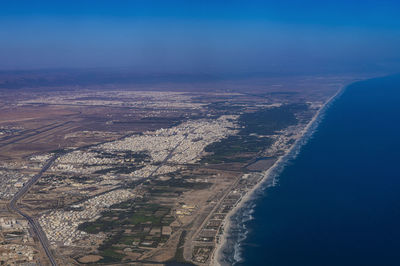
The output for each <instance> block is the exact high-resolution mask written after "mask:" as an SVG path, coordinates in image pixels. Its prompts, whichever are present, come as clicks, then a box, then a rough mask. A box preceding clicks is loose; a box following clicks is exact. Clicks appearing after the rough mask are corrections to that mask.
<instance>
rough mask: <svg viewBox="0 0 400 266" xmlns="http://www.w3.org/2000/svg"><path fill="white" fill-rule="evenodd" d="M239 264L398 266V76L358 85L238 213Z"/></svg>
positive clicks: (234, 238)
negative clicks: (271, 182)
mask: <svg viewBox="0 0 400 266" xmlns="http://www.w3.org/2000/svg"><path fill="white" fill-rule="evenodd" d="M232 219H233V224H234V226H233V228H232V229H231V230H230V232H229V234H228V242H230V245H228V246H226V247H225V248H223V252H224V256H223V258H224V259H225V260H226V262H227V263H228V264H234V265H271V266H278V265H279V266H280V265H285V266H286V265H290V266H293V265H305V266H313V265H315V266H324V265H335V266H336V265H352V266H355V265H360V266H361V265H362V266H366V265H400V75H394V76H389V77H384V78H376V79H371V80H366V81H361V82H356V83H353V84H351V85H350V86H348V87H347V88H346V89H345V90H344V92H343V93H342V94H341V95H340V96H339V97H337V98H336V99H335V101H334V102H333V103H332V104H331V105H330V107H329V108H327V110H326V111H325V112H324V115H323V118H322V120H321V121H320V123H319V124H318V128H317V129H316V130H315V132H314V134H313V135H312V137H310V139H309V140H308V141H307V143H306V144H305V145H303V146H302V147H301V150H300V152H299V153H298V154H297V156H292V159H290V160H289V161H288V162H287V163H286V166H285V167H284V169H283V170H282V171H281V172H280V173H279V175H278V176H277V184H276V185H275V186H273V187H269V188H265V189H263V190H262V191H259V192H258V193H257V194H256V196H255V197H254V199H253V200H252V201H250V202H248V203H247V204H245V205H244V207H243V208H242V209H241V210H240V211H239V212H238V213H237V214H236V215H233V217H232Z"/></svg>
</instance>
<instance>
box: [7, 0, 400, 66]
mask: <svg viewBox="0 0 400 266" xmlns="http://www.w3.org/2000/svg"><path fill="white" fill-rule="evenodd" d="M0 3H1V8H0V69H40V68H65V67H66V68H85V67H130V68H133V69H138V70H140V71H154V72H168V71H174V72H179V71H184V72H198V71H201V72H264V71H266V72H268V71H272V70H278V71H283V72H284V71H295V70H296V69H303V70H307V71H310V72H313V71H314V72H318V71H327V72H336V71H350V72H351V71H353V72H357V71H358V72H360V71H361V72H362V71H398V70H400V49H399V48H398V47H400V18H399V15H398V14H400V3H398V2H396V1H385V0H380V1H371V0H364V1H341V0H337V1H329V0H327V1H311V0H303V1H284V0H281V1H250V0H248V1H205V0H203V1H189V0H186V1H173V0H170V1H151V0H147V1H118V0H113V1H111V0H109V1H102V0H97V1H84V0H81V1H73V0H71V1H40V0H37V1H18V0H15V1H2V0H0Z"/></svg>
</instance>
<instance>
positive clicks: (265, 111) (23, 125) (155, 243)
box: [0, 77, 346, 265]
mask: <svg viewBox="0 0 400 266" xmlns="http://www.w3.org/2000/svg"><path fill="white" fill-rule="evenodd" d="M343 82H346V79H343V78H342V79H338V78H332V77H330V78H326V79H325V80H324V82H322V81H321V79H319V80H318V82H317V81H315V80H310V79H309V78H299V79H297V80H294V81H292V82H291V83H279V82H277V81H276V80H273V81H268V82H267V81H265V86H264V87H260V86H259V87H258V88H257V89H254V90H251V89H243V88H240V89H220V90H214V89H207V90H203V91H202V90H199V89H196V90H193V89H191V90H189V89H188V90H182V89H180V90H173V89H165V88H163V89H159V90H157V89H154V88H153V89H151V90H150V89H147V90H138V89H137V88H135V89H130V88H124V89H122V88H121V89H115V88H101V89H96V90H94V89H93V88H84V89H82V88H80V89H78V90H72V89H70V90H68V89H66V88H61V89H60V88H58V89H57V90H48V89H42V90H40V91H37V90H16V91H13V94H12V95H11V94H10V93H9V92H7V93H6V92H4V93H3V92H1V93H2V97H0V99H2V100H1V102H0V159H1V160H0V184H1V190H0V264H5V265H50V264H51V265H81V264H96V265H103V264H140V265H147V264H149V265H150V264H163V263H164V264H168V263H177V262H180V263H188V264H193V265H209V264H211V263H212V261H213V258H214V257H215V256H216V248H217V246H218V245H220V244H221V241H222V239H223V233H224V228H225V226H226V224H227V222H228V219H227V217H228V216H229V213H230V211H231V210H232V209H233V208H234V207H235V206H237V205H238V204H239V203H240V201H241V199H242V198H243V197H244V196H245V195H246V193H248V192H249V191H250V190H251V189H252V188H254V186H255V185H257V184H259V182H260V181H261V180H263V178H264V176H265V172H266V171H267V170H268V169H269V168H270V167H271V166H273V165H274V163H275V162H276V161H277V160H278V159H279V158H280V157H281V156H283V155H285V154H286V153H287V151H288V150H289V149H290V148H291V147H292V145H294V143H295V142H296V141H297V140H298V139H299V138H300V137H301V136H302V135H303V133H304V130H305V128H306V127H307V125H308V124H309V123H310V121H311V120H312V118H313V117H314V116H315V115H316V114H317V112H318V110H320V108H321V107H322V106H323V105H324V104H325V103H326V101H327V100H328V99H329V98H330V97H331V96H332V95H333V94H334V93H336V91H337V90H338V89H339V88H340V87H341V86H342V84H343ZM315 83H317V85H315ZM310 84H314V85H310ZM3 96H4V97H3ZM265 182H267V183H268V184H270V185H274V183H275V182H274V180H266V181H265Z"/></svg>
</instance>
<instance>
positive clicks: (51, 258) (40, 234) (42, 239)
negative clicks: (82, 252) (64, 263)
mask: <svg viewBox="0 0 400 266" xmlns="http://www.w3.org/2000/svg"><path fill="white" fill-rule="evenodd" d="M58 156H59V155H53V156H52V157H51V158H50V159H49V160H48V161H47V162H46V164H45V165H44V166H43V167H42V169H41V170H40V172H39V173H38V174H36V175H35V176H34V177H33V178H32V179H31V180H29V181H28V182H26V183H25V184H24V186H23V187H22V188H21V189H20V190H19V191H18V192H17V193H16V194H15V195H14V197H13V198H12V199H11V201H10V203H9V204H8V207H9V209H10V210H11V211H14V212H17V213H19V214H20V215H22V216H23V217H24V218H25V219H26V220H28V222H29V224H30V225H31V227H32V229H33V232H34V233H35V234H36V236H37V238H38V239H39V241H40V243H41V245H42V247H43V249H44V251H45V252H46V255H47V257H48V259H49V261H50V263H51V265H53V266H55V265H57V263H56V261H55V259H54V256H53V253H52V252H51V250H50V248H49V243H48V240H47V237H46V235H45V233H44V232H43V230H42V227H41V226H40V225H39V224H38V223H37V222H36V221H35V220H34V219H33V218H32V217H30V216H29V215H28V214H26V213H25V212H23V211H21V210H20V209H19V208H18V207H17V202H18V200H19V199H21V198H22V196H24V195H25V193H26V192H28V190H29V189H30V188H31V187H32V186H33V185H34V184H35V183H36V182H37V181H38V180H39V178H40V177H41V176H42V175H43V173H44V172H46V171H47V169H49V168H50V166H51V165H52V164H53V163H54V161H55V160H56V159H57V158H58Z"/></svg>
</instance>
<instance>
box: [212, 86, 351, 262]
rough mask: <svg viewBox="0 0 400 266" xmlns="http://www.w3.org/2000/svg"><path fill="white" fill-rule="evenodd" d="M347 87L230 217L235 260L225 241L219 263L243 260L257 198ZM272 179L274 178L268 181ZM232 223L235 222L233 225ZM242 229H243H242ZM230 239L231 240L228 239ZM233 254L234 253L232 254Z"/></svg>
mask: <svg viewBox="0 0 400 266" xmlns="http://www.w3.org/2000/svg"><path fill="white" fill-rule="evenodd" d="M344 91H345V88H342V89H341V90H340V91H339V92H338V93H337V94H335V95H334V96H333V97H332V98H331V99H330V100H329V101H328V102H327V103H326V104H325V105H324V106H323V107H322V108H321V109H320V110H319V111H318V113H317V114H316V116H315V117H314V118H313V119H312V120H311V121H310V123H309V124H308V125H307V127H306V128H305V132H304V133H303V135H302V137H301V138H299V139H298V140H297V141H296V142H295V143H294V144H293V146H292V147H291V148H290V150H289V151H288V152H287V153H286V154H285V155H283V156H282V157H281V158H280V159H279V160H278V161H277V162H276V163H275V164H274V165H273V166H272V167H271V168H270V169H268V170H267V171H266V172H265V173H264V174H265V176H264V178H263V180H262V181H261V183H260V185H259V186H258V187H257V188H256V189H255V190H254V191H252V192H251V195H249V198H248V200H247V201H246V202H244V203H243V204H242V205H241V207H240V208H238V209H237V210H236V212H235V213H234V214H233V215H232V216H231V217H230V220H231V221H235V223H231V227H230V228H229V230H228V231H227V232H225V233H226V234H227V236H229V237H227V238H226V239H227V242H228V241H232V242H233V243H231V245H232V244H233V261H230V260H229V258H228V257H226V256H227V253H229V252H227V251H226V249H227V246H228V245H229V244H228V243H225V244H224V246H223V247H222V248H221V251H222V252H221V253H220V254H219V256H220V257H219V259H218V261H219V263H220V264H221V262H228V263H229V262H230V264H231V265H235V264H238V263H240V262H242V261H243V257H242V252H243V249H242V243H243V241H244V240H246V238H247V235H248V233H249V230H248V228H247V226H246V223H247V222H249V221H250V220H252V219H254V217H253V215H251V214H252V213H254V211H255V210H254V209H255V207H256V204H255V202H256V200H257V199H259V198H260V197H262V196H264V195H265V193H266V189H267V188H268V187H271V186H276V185H277V184H278V182H279V176H280V174H281V173H282V172H283V170H284V169H285V167H286V166H287V165H288V164H289V163H290V162H292V161H293V160H294V159H295V158H296V157H297V156H298V155H299V153H300V151H301V149H302V147H303V146H304V145H305V144H307V143H308V142H309V141H310V140H311V139H312V138H313V136H314V133H315V132H317V130H318V126H319V124H320V123H321V122H322V121H323V119H324V117H325V114H326V111H327V110H328V109H329V107H330V106H331V105H332V104H333V103H334V102H335V101H336V100H337V99H338V98H339V97H340V96H341V95H342V94H343V92H344ZM270 179H272V180H273V182H272V184H271V182H268V181H269V180H270ZM232 224H235V226H234V227H233V226H232ZM240 229H241V230H240ZM228 239H229V240H228ZM231 255H232V254H231Z"/></svg>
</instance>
